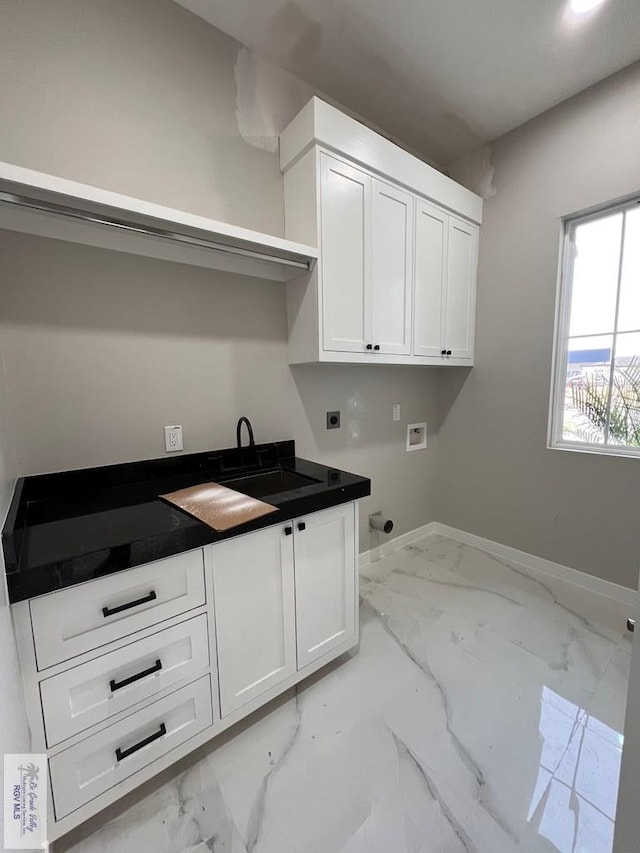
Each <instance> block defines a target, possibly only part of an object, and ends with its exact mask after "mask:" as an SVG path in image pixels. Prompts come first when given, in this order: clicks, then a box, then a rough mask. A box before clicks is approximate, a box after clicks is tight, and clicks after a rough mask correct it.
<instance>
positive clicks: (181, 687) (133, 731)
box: [12, 502, 358, 840]
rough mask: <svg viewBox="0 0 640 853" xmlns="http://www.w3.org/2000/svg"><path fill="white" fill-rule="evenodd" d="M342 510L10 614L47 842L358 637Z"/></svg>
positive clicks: (352, 541) (350, 532)
mask: <svg viewBox="0 0 640 853" xmlns="http://www.w3.org/2000/svg"><path fill="white" fill-rule="evenodd" d="M357 529H358V516H357V506H356V504H355V502H351V503H345V504H341V505H339V506H334V507H331V508H330V509H325V510H320V511H318V512H314V513H310V514H309V515H306V516H301V517H300V518H296V519H293V520H290V521H286V522H283V523H280V524H273V525H272V526H270V527H266V528H263V529H262V530H258V531H255V532H254V533H248V534H245V535H243V536H237V537H234V538H232V539H228V540H225V541H223V542H219V543H216V544H214V545H209V546H207V548H206V549H204V550H203V549H197V550H195V551H191V552H187V553H184V554H179V555H177V556H175V557H169V558H167V559H164V560H159V561H157V562H155V563H148V564H146V565H144V566H139V567H137V568H132V569H130V570H127V571H123V572H118V573H117V574H113V575H109V576H108V577H105V578H101V579H96V580H92V581H87V582H86V583H83V584H78V585H77V586H73V587H70V588H69V589H63V590H60V591H58V592H54V593H50V594H47V595H43V596H40V597H39V598H34V599H31V600H30V601H24V602H20V603H19V604H15V605H12V608H13V619H14V625H15V628H16V637H17V641H18V647H19V653H20V661H21V666H22V675H23V681H24V687H25V695H26V698H27V710H28V716H29V725H30V728H31V732H32V746H31V748H32V751H34V752H42V753H45V752H46V754H47V758H48V763H49V771H50V778H51V791H50V794H51V807H52V818H51V820H50V823H49V837H50V839H51V840H53V839H56V838H58V837H60V836H61V835H63V834H65V833H66V832H68V831H69V830H70V829H73V828H74V827H75V826H77V825H78V824H80V823H82V822H83V821H84V820H86V819H87V818H89V817H91V816H92V815H94V814H96V813H97V812H98V811H100V810H101V809H103V808H105V807H106V806H108V805H110V804H111V803H113V802H114V801H115V800H117V799H119V798H120V797H122V796H124V795H125V794H127V793H129V792H130V791H131V790H133V789H134V788H135V787H137V786H138V785H140V784H141V783H142V782H145V781H147V780H148V779H150V778H151V777H153V776H154V775H156V773H158V772H160V770H162V769H164V768H166V767H168V766H169V765H170V764H171V763H173V762H175V761H177V760H178V759H179V758H182V757H183V756H185V755H187V754H188V753H189V752H191V751H192V750H194V749H195V748H197V747H198V746H201V745H202V744H204V743H206V742H207V741H208V740H209V739H210V738H212V737H214V736H215V735H216V734H217V733H219V732H221V731H223V730H224V729H225V728H228V727H229V726H230V725H233V724H234V723H235V722H237V721H238V720H240V719H241V718H242V717H244V716H246V715H247V714H248V713H250V712H251V711H253V710H254V709H255V708H257V707H259V706H260V705H261V704H264V703H265V702H266V701H268V700H269V699H272V698H274V697H275V696H276V695H277V694H278V693H281V692H282V691H283V690H285V689H287V688H289V687H291V686H293V685H294V684H296V683H297V682H298V681H301V680H302V679H303V678H305V677H306V676H307V675H309V674H310V673H311V672H313V671H314V670H316V669H318V668H319V667H321V666H323V665H324V664H326V663H328V662H329V661H331V660H333V659H334V658H336V657H338V656H339V655H341V654H343V653H344V652H346V651H347V650H348V649H350V648H352V647H353V646H355V645H356V643H357V641H358V617H357V607H358V586H357V571H356V567H357V539H358V536H357Z"/></svg>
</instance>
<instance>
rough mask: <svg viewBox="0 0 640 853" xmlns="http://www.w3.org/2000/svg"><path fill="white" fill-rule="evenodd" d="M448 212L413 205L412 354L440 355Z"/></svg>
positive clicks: (442, 346) (442, 333) (421, 204)
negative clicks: (414, 235)
mask: <svg viewBox="0 0 640 853" xmlns="http://www.w3.org/2000/svg"><path fill="white" fill-rule="evenodd" d="M448 219H449V217H448V215H447V214H446V213H445V212H444V210H441V209H440V208H439V207H435V206H434V205H432V204H427V202H425V201H419V202H418V204H417V208H416V263H415V297H414V314H413V352H414V355H419V356H428V357H432V358H440V357H441V355H442V350H443V349H444V329H443V325H444V323H443V320H444V318H443V313H444V311H443V309H444V301H443V298H444V288H445V284H446V273H447V237H448V234H447V230H448Z"/></svg>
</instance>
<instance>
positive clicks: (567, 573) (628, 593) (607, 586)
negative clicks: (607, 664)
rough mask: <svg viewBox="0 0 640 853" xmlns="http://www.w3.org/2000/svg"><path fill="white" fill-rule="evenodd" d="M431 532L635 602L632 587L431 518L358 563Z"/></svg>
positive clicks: (630, 604)
mask: <svg viewBox="0 0 640 853" xmlns="http://www.w3.org/2000/svg"><path fill="white" fill-rule="evenodd" d="M434 534H438V535H440V536H447V537H448V538H449V539H454V540H455V541H456V542H462V543H463V544H465V545H470V546H471V547H472V548H477V549H478V550H479V551H485V552H486V553H487V554H492V555H493V556H494V557H498V559H501V560H506V561H507V562H509V563H513V564H514V565H516V566H519V567H521V568H523V569H526V570H527V571H529V572H533V573H539V574H543V575H549V576H551V577H554V578H558V580H561V581H564V582H565V583H570V584H574V585H575V586H580V587H582V588H583V589H588V590H589V591H590V592H594V593H597V594H598V595H604V596H606V597H607V598H613V599H615V600H616V601H620V602H622V603H623V604H625V605H627V606H628V607H631V608H635V607H637V606H638V593H637V591H636V590H634V589H629V588H628V587H626V586H620V584H617V583H613V582H612V581H607V580H604V579H603V578H598V577H596V576H595V575H589V574H587V573H586V572H581V571H578V569H571V568H569V566H563V565H561V564H560V563H553V562H552V561H551V560H545V559H544V558H543V557H536V556H535V555H534V554H528V553H527V552H526V551H519V550H518V549H517V548H510V547H509V546H508V545H501V544H500V543H499V542H492V541H491V539H484V538H483V537H482V536H476V535H475V534H473V533H467V532H465V531H464V530H458V529H457V528H456V527H449V525H447V524H441V523H440V522H439V521H432V522H430V523H429V524H425V525H423V526H422V527H418V528H416V529H415V530H411V531H409V533H403V534H402V536H397V537H396V538H395V539H391V540H389V541H388V542H385V543H384V545H381V546H380V547H379V548H372V549H371V550H370V551H365V552H364V553H363V554H361V555H360V567H361V568H363V567H364V566H367V565H369V563H371V562H375V560H378V559H380V557H385V556H387V554H392V553H393V552H394V551H397V550H398V549H399V548H403V547H404V546H405V545H410V544H411V543H412V542H415V541H417V540H418V539H423V538H424V537H425V536H429V535H434Z"/></svg>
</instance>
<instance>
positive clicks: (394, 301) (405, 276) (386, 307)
mask: <svg viewBox="0 0 640 853" xmlns="http://www.w3.org/2000/svg"><path fill="white" fill-rule="evenodd" d="M413 204H414V201H413V196H411V195H409V193H405V192H403V191H402V190H400V189H398V188H396V187H393V186H390V185H389V184H387V183H384V182H383V181H378V180H375V179H374V181H373V242H372V248H371V253H372V263H371V305H372V309H371V310H372V325H371V336H372V343H373V345H374V348H375V347H379V350H375V351H376V352H381V353H397V354H398V355H408V354H409V353H410V351H411V283H412V274H411V263H412V259H413V258H412V255H413V227H412V225H413Z"/></svg>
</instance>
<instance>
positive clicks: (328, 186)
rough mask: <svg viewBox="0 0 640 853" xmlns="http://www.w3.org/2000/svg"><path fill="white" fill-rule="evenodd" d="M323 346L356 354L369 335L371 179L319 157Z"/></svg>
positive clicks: (329, 159) (324, 157) (337, 162)
mask: <svg viewBox="0 0 640 853" xmlns="http://www.w3.org/2000/svg"><path fill="white" fill-rule="evenodd" d="M320 183H321V192H320V199H321V201H320V207H321V234H322V241H321V245H322V250H321V259H320V264H321V267H322V280H323V282H324V287H323V289H322V318H323V323H322V329H323V346H324V349H326V350H332V351H335V352H362V351H363V349H364V347H365V338H367V336H368V334H369V327H370V318H369V316H368V307H369V292H368V291H369V289H370V278H371V272H370V267H371V260H370V259H371V178H370V177H369V175H366V174H364V172H361V171H359V170H358V169H355V168H353V167H352V166H348V165H346V164H345V163H342V162H340V160H336V159H335V158H334V157H329V156H328V155H326V154H321V155H320Z"/></svg>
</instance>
